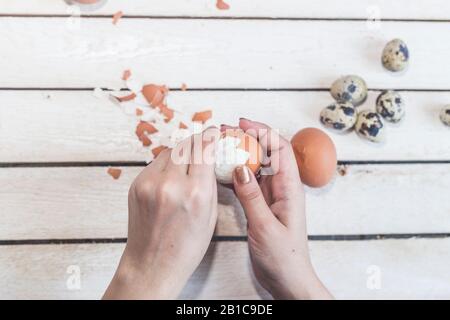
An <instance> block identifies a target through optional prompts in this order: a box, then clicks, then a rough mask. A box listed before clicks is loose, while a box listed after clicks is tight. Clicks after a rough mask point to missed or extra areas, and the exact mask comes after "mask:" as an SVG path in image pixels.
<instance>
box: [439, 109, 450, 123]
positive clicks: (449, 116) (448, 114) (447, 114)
mask: <svg viewBox="0 0 450 320" xmlns="http://www.w3.org/2000/svg"><path fill="white" fill-rule="evenodd" d="M440 118H441V121H442V122H443V123H444V124H445V125H447V126H450V105H447V106H445V107H444V108H443V109H442V111H441V115H440Z"/></svg>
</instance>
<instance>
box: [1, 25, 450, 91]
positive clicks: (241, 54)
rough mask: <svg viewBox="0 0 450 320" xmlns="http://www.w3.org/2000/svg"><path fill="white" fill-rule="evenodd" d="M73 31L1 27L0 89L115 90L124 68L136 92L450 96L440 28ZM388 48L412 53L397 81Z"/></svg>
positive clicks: (448, 44) (449, 45) (447, 48)
mask: <svg viewBox="0 0 450 320" xmlns="http://www.w3.org/2000/svg"><path fill="white" fill-rule="evenodd" d="M78 22H79V24H77V23H78ZM78 22H76V21H75V22H74V21H73V20H72V19H68V18H52V19H48V18H8V17H7V18H2V19H0V37H1V38H2V39H4V46H3V50H2V59H1V60H0V69H1V70H2V77H1V80H0V87H16V88H18V87H22V88H23V87H97V86H102V87H109V86H116V85H117V83H118V82H117V80H118V79H119V78H120V76H121V75H122V72H123V70H125V69H128V68H131V69H133V70H134V72H135V74H136V75H137V76H138V78H140V79H142V81H144V82H161V83H166V84H168V85H170V86H172V87H177V86H178V87H179V86H180V85H181V83H182V82H186V83H188V84H189V86H190V87H191V88H195V87H197V88H205V87H206V88H327V87H329V86H330V84H331V83H332V82H333V81H334V80H335V79H336V78H337V77H339V76H341V75H344V74H358V75H360V76H362V77H364V78H365V79H366V80H367V82H368V85H369V87H371V88H408V89H446V90H449V89H450V78H449V77H448V74H450V65H449V64H447V63H443V61H446V58H447V56H448V54H449V52H450V41H447V40H449V35H450V32H449V31H450V25H449V24H446V23H429V22H428V23H427V22H384V23H383V24H382V25H381V28H379V29H375V30H372V29H371V28H368V27H367V25H366V22H365V21H349V22H343V21H273V22H271V23H267V21H251V20H233V21H224V20H164V19H162V20H160V19H157V20H152V19H124V20H122V21H121V23H120V24H119V25H117V26H114V25H113V24H112V23H111V22H110V21H107V20H105V19H95V18H93V19H83V20H80V21H78ZM256 30H257V31H258V33H259V34H260V35H261V36H260V37H255V31H256ZM12 35H14V36H12ZM330 35H335V36H330ZM393 38H402V39H403V40H405V41H406V43H407V44H408V46H409V48H410V51H411V56H412V58H411V65H410V68H409V70H407V72H406V74H404V75H403V76H399V75H392V74H391V73H389V72H388V71H385V70H384V69H383V67H382V66H381V62H380V59H381V52H382V49H383V47H384V45H385V44H386V42H387V41H389V40H391V39H393ZM49 70H51V71H50V72H49ZM43 75H45V76H43Z"/></svg>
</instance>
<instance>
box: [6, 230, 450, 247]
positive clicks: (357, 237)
mask: <svg viewBox="0 0 450 320" xmlns="http://www.w3.org/2000/svg"><path fill="white" fill-rule="evenodd" d="M445 238H450V233H405V234H349V235H313V236H308V240H309V241H374V240H405V239H445ZM247 240H248V239H247V237H246V236H214V237H213V238H212V242H247ZM126 242H127V238H92V239H25V240H0V246H14V245H15V246H19V245H62V244H103V243H126Z"/></svg>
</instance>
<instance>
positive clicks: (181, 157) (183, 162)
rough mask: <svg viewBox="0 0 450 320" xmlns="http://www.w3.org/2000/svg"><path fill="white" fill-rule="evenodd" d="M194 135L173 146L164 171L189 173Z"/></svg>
mask: <svg viewBox="0 0 450 320" xmlns="http://www.w3.org/2000/svg"><path fill="white" fill-rule="evenodd" d="M191 152H192V136H190V137H189V138H186V139H184V140H183V141H182V142H180V143H179V144H178V145H177V146H176V147H175V148H173V150H172V152H171V154H170V157H169V159H168V162H167V165H166V167H165V169H164V171H167V172H171V173H174V174H176V175H177V174H182V175H187V173H188V169H189V163H190V162H191Z"/></svg>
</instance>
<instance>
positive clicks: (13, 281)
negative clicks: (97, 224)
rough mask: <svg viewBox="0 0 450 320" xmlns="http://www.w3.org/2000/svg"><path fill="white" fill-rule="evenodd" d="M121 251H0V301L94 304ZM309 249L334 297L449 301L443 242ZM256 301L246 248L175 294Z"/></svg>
mask: <svg viewBox="0 0 450 320" xmlns="http://www.w3.org/2000/svg"><path fill="white" fill-rule="evenodd" d="M123 248H124V246H123V245H121V244H97V245H95V244H89V245H58V246H40V245H39V246H1V247H0V281H1V282H2V286H0V298H2V299H4V298H17V299H18V298H29V299H62V298H64V299H80V298H83V299H98V298H100V297H101V296H102V294H103V292H104V289H105V287H106V286H107V285H108V282H109V281H110V279H111V277H112V275H113V274H114V271H115V267H116V264H117V263H118V261H119V259H120V255H121V254H122V251H123ZM310 249H311V255H312V259H313V263H314V265H315V267H316V269H317V272H318V274H319V276H320V277H321V278H322V279H323V281H324V283H325V284H326V285H327V286H328V287H329V288H330V290H331V291H332V293H333V294H335V295H336V297H337V298H341V299H344V298H345V299H398V298H403V299H446V298H447V299H448V298H449V297H450V286H449V285H448V284H449V283H450V273H449V272H448V265H449V263H450V256H449V255H448V252H449V251H450V240H449V239H413V240H378V241H350V242H339V241H338V242H335V241H334V242H333V241H325V242H322V241H313V242H310ZM71 266H75V268H74V267H71ZM68 268H69V269H68ZM77 268H79V269H78V270H79V271H80V272H81V278H80V279H81V289H80V290H68V288H67V281H68V280H69V278H70V276H71V275H72V276H73V275H74V273H73V272H74V270H77ZM68 270H69V272H70V273H68V272H67V271H68ZM378 275H379V280H380V282H379V284H380V286H381V287H380V289H375V288H374V287H373V286H370V285H369V286H368V285H367V283H368V281H369V279H374V277H377V276H378ZM375 283H376V282H375ZM70 288H73V287H70ZM261 297H262V298H266V299H267V298H270V297H269V296H268V294H267V293H266V292H265V291H264V290H263V289H262V288H261V287H259V286H258V285H257V283H256V282H255V280H254V277H253V275H252V271H251V267H250V261H249V258H248V249H247V244H246V243H245V242H216V243H213V244H212V246H211V247H210V250H209V251H208V253H207V255H206V257H205V259H204V261H203V263H202V264H201V265H200V267H199V269H198V270H197V271H196V273H194V275H193V277H192V278H191V280H190V281H189V283H188V285H187V286H186V288H185V290H184V291H183V293H182V294H181V298H187V299H259V298H261Z"/></svg>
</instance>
